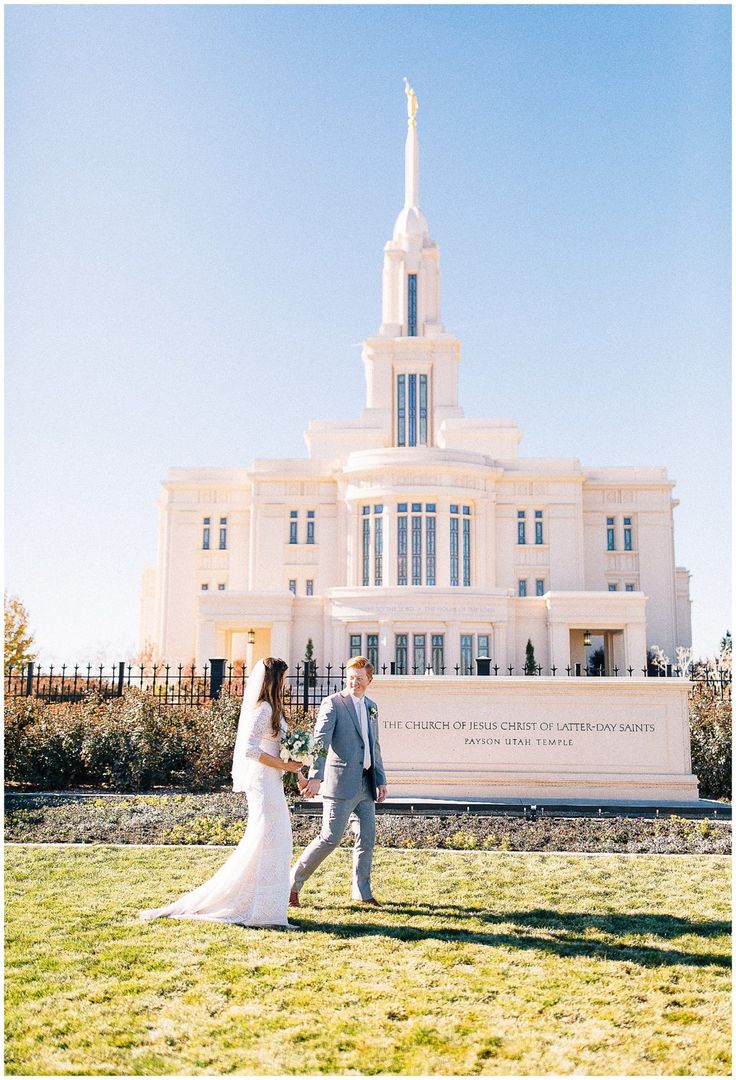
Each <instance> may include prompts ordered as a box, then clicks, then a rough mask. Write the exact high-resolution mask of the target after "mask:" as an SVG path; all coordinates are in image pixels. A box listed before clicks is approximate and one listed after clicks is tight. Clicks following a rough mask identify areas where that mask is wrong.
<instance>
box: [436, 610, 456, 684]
mask: <svg viewBox="0 0 736 1080" xmlns="http://www.w3.org/2000/svg"><path fill="white" fill-rule="evenodd" d="M430 645H431V639H430ZM456 664H457V665H458V667H459V665H460V623H459V622H448V623H445V675H454V674H455V665H456ZM435 674H436V675H439V672H435Z"/></svg>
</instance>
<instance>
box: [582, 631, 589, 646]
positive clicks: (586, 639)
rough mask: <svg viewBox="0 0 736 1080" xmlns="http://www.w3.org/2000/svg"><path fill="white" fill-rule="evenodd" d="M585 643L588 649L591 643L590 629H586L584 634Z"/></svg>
mask: <svg viewBox="0 0 736 1080" xmlns="http://www.w3.org/2000/svg"><path fill="white" fill-rule="evenodd" d="M583 645H585V647H586V649H587V647H588V645H590V630H586V631H585V633H584V634H583Z"/></svg>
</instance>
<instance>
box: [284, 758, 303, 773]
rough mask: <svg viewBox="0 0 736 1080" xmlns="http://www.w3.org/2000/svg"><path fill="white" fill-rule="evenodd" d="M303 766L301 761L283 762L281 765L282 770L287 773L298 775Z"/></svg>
mask: <svg viewBox="0 0 736 1080" xmlns="http://www.w3.org/2000/svg"><path fill="white" fill-rule="evenodd" d="M302 765H303V762H301V761H291V760H289V761H283V762H282V763H281V768H282V769H284V771H285V772H295V773H298V772H299V770H300V769H301V767H302Z"/></svg>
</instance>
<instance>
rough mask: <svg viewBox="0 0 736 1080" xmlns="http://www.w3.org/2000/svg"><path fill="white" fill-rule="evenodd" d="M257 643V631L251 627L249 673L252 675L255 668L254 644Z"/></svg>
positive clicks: (249, 633) (249, 635)
mask: <svg viewBox="0 0 736 1080" xmlns="http://www.w3.org/2000/svg"><path fill="white" fill-rule="evenodd" d="M255 643H256V632H255V630H254V629H253V628H252V627H251V629H250V630H249V631H248V657H247V666H248V674H249V675H250V673H251V671H252V670H253V646H254V645H255Z"/></svg>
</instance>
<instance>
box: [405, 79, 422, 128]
mask: <svg viewBox="0 0 736 1080" xmlns="http://www.w3.org/2000/svg"><path fill="white" fill-rule="evenodd" d="M404 93H405V94H406V111H407V113H408V114H409V123H410V124H415V123H416V120H415V119H414V118H415V116H416V115H417V109H418V108H419V102H418V101H417V95H416V94H415V93H414V91H413V90H412V88H411V86H409V80H408V79H407V77H406V75H405V76H404Z"/></svg>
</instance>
